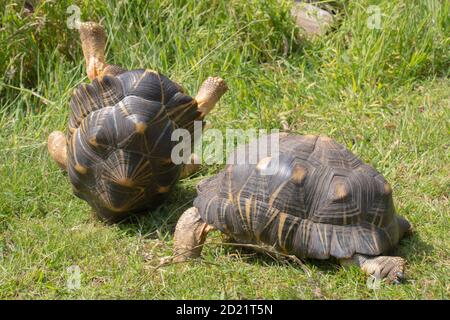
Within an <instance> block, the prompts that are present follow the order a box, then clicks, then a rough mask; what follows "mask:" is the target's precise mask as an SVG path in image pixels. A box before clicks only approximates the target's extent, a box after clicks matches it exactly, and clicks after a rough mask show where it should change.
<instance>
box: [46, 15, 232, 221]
mask: <svg viewBox="0 0 450 320" xmlns="http://www.w3.org/2000/svg"><path fill="white" fill-rule="evenodd" d="M80 38H81V44H82V48H83V54H84V57H85V60H86V69H87V74H88V77H89V79H90V80H91V81H92V82H91V84H81V85H80V86H78V87H77V88H76V90H75V91H74V93H73V94H72V98H71V101H70V109H71V110H70V117H69V128H68V131H67V134H64V133H62V132H60V131H55V132H53V133H51V134H50V136H49V139H48V150H49V152H50V155H51V156H52V158H53V159H54V160H55V161H56V162H57V163H58V164H59V166H60V167H62V168H63V169H65V170H67V172H68V174H69V178H70V181H71V183H72V185H73V191H74V193H75V195H77V196H78V197H80V198H82V199H84V200H86V201H87V202H88V203H89V204H90V205H91V206H92V207H93V208H94V209H95V212H96V213H97V215H98V216H99V217H100V218H102V219H104V220H107V221H111V222H115V221H118V220H121V219H123V218H125V217H127V216H128V215H130V214H131V213H141V212H145V211H147V210H148V209H151V208H154V207H156V206H158V205H159V204H160V203H161V202H162V201H163V199H164V198H165V197H166V196H167V194H168V193H169V191H170V190H171V189H172V187H173V186H174V184H175V182H176V181H177V180H178V178H179V177H180V175H181V174H182V173H183V172H184V173H185V174H186V173H189V172H190V171H192V168H193V167H194V166H195V165H194V164H192V165H189V164H186V165H185V166H183V164H175V163H173V162H172V158H171V152H172V149H173V147H174V145H175V144H176V143H177V142H175V141H172V139H171V136H172V133H173V132H174V130H176V129H177V128H182V129H186V130H188V131H189V132H190V133H191V137H192V132H193V129H194V121H203V119H204V117H205V116H206V115H207V114H208V113H209V112H210V111H211V109H212V108H213V107H214V105H215V104H216V103H217V102H218V100H219V99H220V97H221V96H222V95H223V93H224V92H225V91H226V90H227V87H226V84H225V83H224V81H223V80H222V79H220V78H217V77H214V78H213V77H210V78H208V79H207V80H206V81H205V82H204V83H203V85H202V87H201V88H200V90H199V92H198V94H197V96H196V97H195V98H192V97H190V96H189V95H187V94H186V93H185V92H184V90H183V89H182V87H181V86H180V85H178V84H177V83H175V82H173V81H171V80H170V79H168V78H167V77H165V76H164V75H162V74H160V73H158V72H156V71H153V70H144V69H140V70H131V71H126V70H125V69H123V68H121V67H119V66H116V65H111V64H107V63H106V62H105V57H104V51H105V44H106V35H105V31H104V29H103V27H102V26H101V25H99V24H96V23H93V22H86V23H82V24H81V26H80Z"/></svg>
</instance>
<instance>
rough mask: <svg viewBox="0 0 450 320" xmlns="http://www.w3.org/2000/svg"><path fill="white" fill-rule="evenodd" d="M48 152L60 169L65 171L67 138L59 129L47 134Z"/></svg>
mask: <svg viewBox="0 0 450 320" xmlns="http://www.w3.org/2000/svg"><path fill="white" fill-rule="evenodd" d="M47 147H48V152H49V153H50V156H51V157H52V158H53V160H55V161H56V163H57V164H58V166H60V167H61V169H63V170H65V171H67V139H66V135H65V134H64V133H62V132H61V131H53V132H52V133H51V134H50V135H49V136H48V143H47Z"/></svg>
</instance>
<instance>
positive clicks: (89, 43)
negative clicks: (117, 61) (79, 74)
mask: <svg viewBox="0 0 450 320" xmlns="http://www.w3.org/2000/svg"><path fill="white" fill-rule="evenodd" d="M79 31H80V39H81V47H82V49H83V55H84V59H85V61H86V72H87V75H88V78H89V79H90V80H94V79H95V78H97V77H101V76H103V75H112V76H115V75H118V74H120V73H123V72H125V70H124V69H122V68H121V67H119V66H116V65H112V64H107V63H106V62H105V47H106V33H105V29H104V28H103V26H101V25H100V24H98V23H95V22H83V23H81V25H80V30H79Z"/></svg>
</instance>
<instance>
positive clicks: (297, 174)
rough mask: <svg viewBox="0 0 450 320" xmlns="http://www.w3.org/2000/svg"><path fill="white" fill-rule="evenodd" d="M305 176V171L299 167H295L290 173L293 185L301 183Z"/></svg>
mask: <svg viewBox="0 0 450 320" xmlns="http://www.w3.org/2000/svg"><path fill="white" fill-rule="evenodd" d="M305 176H306V169H305V168H303V167H302V166H300V165H296V166H295V168H294V170H293V172H292V181H294V182H295V183H301V182H302V181H303V180H304V179H305Z"/></svg>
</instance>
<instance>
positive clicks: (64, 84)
mask: <svg viewBox="0 0 450 320" xmlns="http://www.w3.org/2000/svg"><path fill="white" fill-rule="evenodd" d="M3 2H4V1H3ZM3 2H2V3H3ZM15 2H17V3H19V4H14V1H6V9H5V10H4V11H3V10H2V12H1V13H0V46H1V48H2V49H1V50H0V252H1V255H0V298H13V299H22V298H26V299H29V298H77V299H83V298H87V299H89V298H132V299H156V298H160V299H173V298H206V299H221V298H247V299H249V298H275V299H280V298H287V299H348V298H355V299H380V298H387V299H419V298H425V299H439V298H444V299H448V298H449V296H450V295H449V293H450V281H449V280H450V279H449V278H450V241H449V232H450V219H449V218H450V210H449V209H450V208H449V203H448V201H449V190H450V188H449V187H450V178H449V177H450V167H449V152H448V148H449V146H450V139H449V131H450V127H449V119H450V110H449V106H450V90H449V88H450V80H449V66H450V64H449V61H450V54H449V44H450V43H449V38H448V35H449V34H450V25H449V24H450V22H449V19H448V16H449V3H448V2H447V1H407V2H405V1H400V0H398V1H387V0H386V1H351V2H350V1H336V2H337V3H336V2H335V8H337V10H338V17H339V18H338V23H337V24H336V26H335V27H334V28H333V30H332V32H330V33H329V34H327V35H326V36H324V37H322V38H320V39H316V40H313V41H306V40H303V39H302V38H301V32H300V31H299V30H298V29H296V28H295V27H294V24H293V22H292V21H291V20H290V19H289V5H290V2H289V1H284V2H281V1H256V0H255V1H246V5H244V4H242V1H238V0H236V1H234V0H233V1H204V2H201V1H194V0H184V1H181V0H179V1H169V0H167V1H166V0H159V1H151V3H152V4H151V5H148V4H147V2H148V1H144V0H142V1H133V4H132V5H131V4H128V3H127V1H75V2H76V3H77V4H78V5H79V6H80V8H81V9H82V13H83V15H82V18H83V19H84V20H87V19H92V20H99V19H100V18H104V22H103V24H104V25H105V26H106V28H107V32H108V35H109V43H108V57H109V58H110V60H111V61H112V62H114V63H116V64H120V65H123V66H126V67H127V68H130V69H131V68H139V67H146V68H153V69H157V70H160V71H161V72H163V73H165V74H167V75H168V76H170V77H171V78H173V79H174V80H177V81H179V82H180V83H182V84H183V85H184V86H185V88H186V89H187V90H188V91H189V92H190V93H192V94H195V92H196V89H197V88H198V87H199V85H200V84H201V82H202V81H203V80H204V79H205V78H206V77H207V76H208V75H220V76H222V77H223V78H224V79H226V81H227V83H228V86H229V88H230V90H229V92H228V93H227V94H226V95H225V96H224V98H223V99H222V101H221V102H220V103H219V105H218V106H217V107H216V109H215V110H214V111H213V112H212V114H211V115H210V116H209V118H208V119H209V121H210V122H211V124H212V126H213V127H215V128H219V129H221V130H225V129H226V128H249V127H255V128H265V129H271V128H280V127H281V126H280V122H281V121H286V122H287V123H288V124H289V126H290V128H291V129H292V130H293V131H295V132H298V133H300V134H319V133H320V134H324V135H328V136H330V137H333V138H334V139H336V140H337V141H339V142H340V143H342V144H344V145H345V146H347V147H348V148H349V149H351V150H352V151H353V152H354V153H356V154H357V155H358V156H360V157H361V158H362V159H363V160H364V161H365V162H367V163H369V164H371V165H373V166H374V167H375V168H376V169H377V170H379V171H380V172H382V173H383V174H384V175H385V176H386V178H387V179H388V181H390V183H391V184H392V186H393V189H394V201H395V204H396V207H397V210H398V212H399V213H400V214H401V215H403V216H405V217H406V218H407V219H408V220H410V221H411V223H412V224H413V226H414V231H415V233H414V235H413V236H412V237H410V238H408V239H405V240H404V241H402V242H401V244H400V245H399V247H398V249H397V251H396V254H399V255H402V256H404V257H406V259H407V260H408V262H409V265H408V269H407V276H408V281H407V283H406V284H404V285H401V286H389V285H382V286H381V288H380V289H379V290H371V289H368V288H367V286H366V281H365V276H364V275H363V274H362V272H361V271H360V270H359V269H357V268H349V269H343V268H341V267H339V266H337V265H336V264H334V263H332V262H319V261H310V260H308V261H306V267H307V268H308V269H310V271H311V272H310V274H307V273H305V272H304V271H303V269H302V268H301V267H299V266H298V265H296V264H293V263H292V262H289V261H283V260H280V261H275V260H273V259H271V258H269V257H267V256H262V255H255V254H253V253H252V252H247V251H243V250H238V249H236V248H233V247H227V246H224V245H221V243H222V242H224V241H226V240H224V239H223V237H222V235H220V234H219V233H217V232H216V233H213V234H212V235H211V236H210V237H209V238H208V241H207V244H206V246H205V249H204V252H203V259H202V260H201V261H193V262H190V263H186V264H174V265H168V266H165V267H161V268H155V267H156V266H157V265H158V264H159V263H160V260H161V259H162V258H164V257H166V256H170V255H171V254H172V249H171V248H172V243H173V229H174V225H175V223H176V221H177V218H178V217H179V215H180V214H181V213H182V212H183V211H184V210H185V209H186V208H188V207H189V206H190V205H191V204H192V200H193V198H194V196H195V185H196V183H198V182H199V181H200V180H201V179H202V178H203V177H206V176H209V175H211V174H214V173H216V172H217V171H218V170H220V168H221V167H220V166H217V165H216V166H210V167H203V168H202V170H201V171H200V172H199V173H197V174H195V175H194V176H193V177H191V178H189V179H185V180H183V181H181V182H180V183H179V185H178V186H177V190H176V191H175V192H173V194H172V195H171V197H170V199H169V201H167V203H166V204H164V205H163V206H161V207H160V208H159V209H158V210H156V211H154V212H151V213H149V215H148V216H147V217H143V218H135V219H133V220H132V221H130V222H127V223H123V224H120V225H105V224H103V223H101V222H99V221H98V220H96V219H95V218H93V217H92V215H91V213H90V208H89V207H88V205H87V204H86V203H85V202H83V201H82V200H80V199H78V198H76V197H75V196H74V195H73V194H72V192H71V188H70V184H69V182H68V178H67V175H65V174H63V173H62V172H61V171H60V170H59V169H58V167H57V166H56V165H55V163H53V162H52V161H51V160H50V158H49V156H48V153H47V150H46V139H47V136H48V134H49V133H50V132H51V131H53V130H57V129H59V130H64V129H65V127H66V123H67V117H68V101H69V97H70V93H71V91H72V90H73V88H74V87H75V86H76V85H78V84H79V83H81V82H85V81H86V80H87V78H86V76H85V73H84V66H83V60H82V55H81V48H80V45H79V41H78V36H77V33H76V31H75V30H69V29H67V27H66V24H65V20H66V18H67V17H68V15H67V14H66V9H67V7H68V6H69V5H70V4H72V1H42V2H41V5H40V6H39V7H38V8H37V10H36V12H35V13H34V15H32V16H28V17H23V16H22V17H21V14H20V8H21V4H20V1H15ZM370 4H376V5H379V7H380V9H381V12H382V20H381V22H382V24H381V29H369V28H367V23H366V21H367V18H368V13H367V12H366V9H367V7H368V6H369V5H370ZM73 265H76V266H79V268H80V271H81V288H80V289H79V290H72V291H71V290H69V289H68V288H67V285H66V282H67V278H68V274H67V272H66V270H67V268H68V267H70V266H73Z"/></svg>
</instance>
